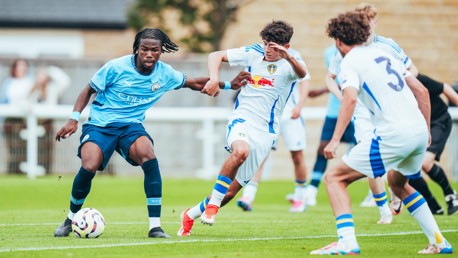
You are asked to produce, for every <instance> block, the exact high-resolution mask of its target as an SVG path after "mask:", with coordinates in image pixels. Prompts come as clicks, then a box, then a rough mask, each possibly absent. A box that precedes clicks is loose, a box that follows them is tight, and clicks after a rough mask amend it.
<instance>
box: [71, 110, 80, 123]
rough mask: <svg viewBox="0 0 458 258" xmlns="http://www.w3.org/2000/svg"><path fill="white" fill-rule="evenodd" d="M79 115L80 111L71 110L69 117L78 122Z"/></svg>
mask: <svg viewBox="0 0 458 258" xmlns="http://www.w3.org/2000/svg"><path fill="white" fill-rule="evenodd" d="M80 116H81V113H80V112H78V111H73V112H72V115H71V116H70V119H72V120H75V121H76V122H79V121H80Z"/></svg>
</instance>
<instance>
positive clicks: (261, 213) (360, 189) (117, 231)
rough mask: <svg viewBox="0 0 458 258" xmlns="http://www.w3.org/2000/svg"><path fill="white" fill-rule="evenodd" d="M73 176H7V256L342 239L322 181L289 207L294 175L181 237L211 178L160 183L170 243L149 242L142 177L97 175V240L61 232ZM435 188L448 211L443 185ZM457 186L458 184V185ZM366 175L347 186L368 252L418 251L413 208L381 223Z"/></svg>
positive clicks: (450, 224)
mask: <svg viewBox="0 0 458 258" xmlns="http://www.w3.org/2000/svg"><path fill="white" fill-rule="evenodd" d="M72 181H73V175H64V176H62V177H60V176H58V175H51V176H47V177H41V178H38V179H36V180H29V179H27V178H26V177H15V176H0V257H62V258H63V257H187V258H189V257H213V258H216V257H263V258H267V257H308V256H309V255H308V253H309V252H310V251H311V250H314V249H317V248H321V247H322V246H324V245H327V244H329V243H331V242H333V241H335V240H336V230H335V219H334V216H333V214H332V211H331V208H330V205H329V201H328V200H327V194H326V191H325V189H324V187H323V186H321V187H320V190H319V195H318V205H317V206H315V207H308V208H307V210H306V211H305V212H304V213H289V212H288V208H289V203H287V202H286V201H285V199H284V198H285V195H286V194H287V193H289V192H291V191H292V190H293V182H291V181H285V180H284V181H277V180H273V181H265V182H262V183H261V184H260V188H259V190H258V196H257V197H258V198H257V200H256V202H255V205H254V210H253V211H252V212H242V211H241V210H240V209H239V208H238V207H236V205H235V201H233V202H231V203H229V204H228V205H227V206H226V207H224V208H222V209H221V210H220V212H219V213H218V215H217V217H216V223H215V225H214V226H212V227H210V226H206V225H203V224H201V223H199V220H196V223H195V224H194V228H193V231H192V233H193V235H192V236H190V237H178V236H176V232H177V231H178V229H179V227H180V224H179V221H180V213H181V211H183V210H184V209H185V208H188V207H191V206H193V205H195V204H197V202H199V201H201V200H203V198H204V197H205V196H206V194H208V193H210V190H211V188H212V186H213V183H214V182H213V181H203V180H191V179H186V180H185V179H183V180H178V179H169V178H166V177H165V178H164V179H163V208H162V219H161V223H162V227H163V229H164V230H165V231H166V232H167V233H169V234H170V235H171V236H172V238H171V239H149V238H148V237H147V234H148V219H147V211H146V200H145V197H144V193H143V178H142V177H116V176H114V177H113V176H106V175H99V176H97V177H96V178H95V179H94V181H93V185H92V190H91V194H90V195H89V196H88V198H87V199H86V203H85V205H84V207H94V208H96V209H98V210H99V211H101V212H102V214H103V216H104V217H105V220H106V223H107V224H106V228H105V232H104V234H103V235H102V236H101V237H100V238H97V239H79V238H76V237H75V236H73V235H70V236H69V237H66V238H54V237H53V231H54V229H55V227H56V226H58V225H59V224H60V223H61V222H62V221H63V219H64V218H65V216H66V214H67V212H68V203H69V193H70V189H71V184H72ZM429 186H430V188H431V189H432V191H433V192H434V193H435V195H436V197H438V199H439V200H440V201H441V204H442V205H443V206H444V207H445V203H444V200H443V195H442V193H441V190H440V189H439V188H438V187H437V185H436V184H435V183H432V182H429ZM454 187H455V189H456V188H458V184H457V183H454ZM367 189H368V187H367V183H366V181H364V180H362V181H359V182H356V183H354V184H353V185H351V186H350V188H349V190H350V194H351V197H352V201H353V202H352V209H353V216H354V221H355V226H356V233H357V236H358V241H359V244H360V247H361V257H417V256H418V255H417V254H416V253H417V251H418V250H420V249H422V248H424V247H425V246H426V244H427V239H426V237H425V235H424V234H423V233H422V232H421V229H420V227H419V225H418V224H417V222H416V221H415V220H414V219H413V218H412V217H411V216H410V214H409V213H408V212H407V210H405V209H404V210H403V212H402V213H401V214H400V215H399V216H396V217H395V218H394V221H393V224H391V225H378V224H377V223H376V222H377V220H378V218H379V215H378V210H377V208H360V207H359V203H360V202H361V201H362V200H363V199H364V197H365V195H366V194H367ZM435 218H436V220H437V222H438V224H439V227H440V228H441V230H442V232H443V234H444V236H445V237H446V238H447V239H448V240H449V242H450V243H451V244H452V245H453V246H454V247H455V254H454V255H452V256H455V255H456V248H458V215H455V216H447V215H444V216H436V217H435Z"/></svg>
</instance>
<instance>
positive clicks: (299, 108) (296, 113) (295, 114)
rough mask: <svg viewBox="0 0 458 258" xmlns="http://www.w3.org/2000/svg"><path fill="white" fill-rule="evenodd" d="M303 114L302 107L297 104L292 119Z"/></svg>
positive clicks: (292, 111)
mask: <svg viewBox="0 0 458 258" xmlns="http://www.w3.org/2000/svg"><path fill="white" fill-rule="evenodd" d="M300 116H301V107H300V106H295V107H294V108H293V110H291V119H298V118H299V117H300Z"/></svg>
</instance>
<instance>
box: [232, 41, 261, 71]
mask: <svg viewBox="0 0 458 258" xmlns="http://www.w3.org/2000/svg"><path fill="white" fill-rule="evenodd" d="M255 55H258V56H259V55H264V48H263V47H262V46H261V45H260V44H253V45H251V46H244V47H241V48H232V49H228V50H227V59H228V60H229V65H230V66H249V65H250V63H251V60H252V58H253V57H254V56H255Z"/></svg>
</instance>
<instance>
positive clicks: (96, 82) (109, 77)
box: [89, 61, 117, 92]
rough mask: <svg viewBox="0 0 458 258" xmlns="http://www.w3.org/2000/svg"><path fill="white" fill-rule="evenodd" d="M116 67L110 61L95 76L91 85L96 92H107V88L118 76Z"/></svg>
mask: <svg viewBox="0 0 458 258" xmlns="http://www.w3.org/2000/svg"><path fill="white" fill-rule="evenodd" d="M114 67H115V66H114V65H113V62H112V61H110V62H108V63H106V64H105V65H104V66H102V67H101V68H100V69H99V70H98V71H97V72H96V73H95V74H94V76H93V77H92V79H91V81H90V83H89V84H90V85H91V87H92V88H93V89H94V90H95V91H96V92H100V91H105V88H106V87H107V86H110V85H111V84H112V83H113V81H114V79H115V78H116V74H117V71H116V69H115V68H114Z"/></svg>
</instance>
